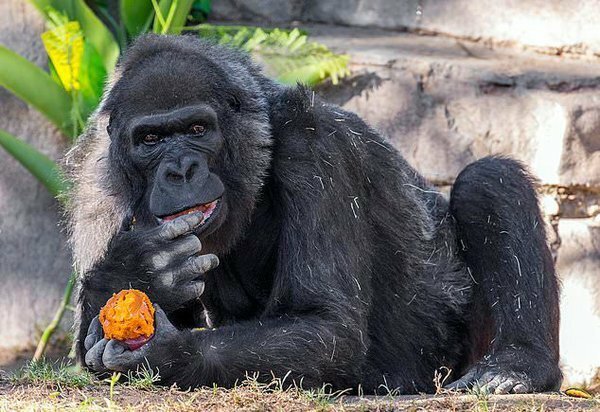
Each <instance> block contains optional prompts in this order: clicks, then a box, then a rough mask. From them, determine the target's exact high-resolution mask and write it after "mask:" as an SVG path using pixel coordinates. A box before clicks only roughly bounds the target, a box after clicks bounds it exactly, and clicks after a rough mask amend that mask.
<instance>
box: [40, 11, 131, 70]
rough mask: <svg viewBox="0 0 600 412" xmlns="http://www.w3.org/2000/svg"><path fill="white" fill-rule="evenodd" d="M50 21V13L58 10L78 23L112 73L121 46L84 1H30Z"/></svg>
mask: <svg viewBox="0 0 600 412" xmlns="http://www.w3.org/2000/svg"><path fill="white" fill-rule="evenodd" d="M29 1H30V2H31V3H33V5H34V6H36V7H37V8H38V10H40V12H42V14H44V16H45V17H46V18H47V19H49V18H50V16H49V13H50V12H51V11H52V10H57V11H59V12H60V13H63V14H65V15H67V17H68V18H69V20H74V21H78V22H79V24H80V25H81V30H82V31H83V35H84V37H85V39H86V40H87V41H89V42H90V43H91V44H92V45H93V46H94V48H95V49H96V50H97V51H98V53H100V55H101V56H102V61H103V63H104V67H105V68H106V70H107V72H111V71H112V70H113V69H114V67H115V64H116V63H117V59H118V58H119V45H118V44H117V42H116V41H115V38H114V36H113V35H112V33H111V32H110V30H109V29H108V28H107V27H106V26H105V25H104V24H103V23H102V21H101V20H100V19H99V18H98V17H97V16H96V15H95V14H94V12H93V11H92V9H90V8H89V7H88V6H87V4H85V1H84V0H29Z"/></svg>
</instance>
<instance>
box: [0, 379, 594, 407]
mask: <svg viewBox="0 0 600 412" xmlns="http://www.w3.org/2000/svg"><path fill="white" fill-rule="evenodd" d="M23 410H31V411H88V410H89V411H167V410H168V411H286V412H291V411H305V410H311V411H395V410H407V411H523V412H524V411H600V398H598V397H596V398H595V399H578V398H572V397H567V396H565V395H562V394H535V395H504V396H498V395H496V396H494V395H464V394H446V395H436V396H433V395H427V396H425V395H423V396H420V395H419V396H396V397H387V396H382V397H372V396H368V397H362V398H359V397H353V396H340V397H336V396H327V395H324V394H322V393H321V394H320V393H316V392H307V391H299V390H295V389H289V390H277V389H268V388H265V387H258V386H253V385H252V384H250V385H242V386H240V387H238V388H235V389H230V390H226V389H221V388H215V389H211V388H204V389H199V390H195V391H188V392H183V391H180V390H177V389H174V388H159V387H152V388H149V389H136V388H132V387H130V386H127V385H125V384H116V385H115V386H114V387H113V390H112V394H111V387H110V385H109V384H108V383H100V382H99V383H96V384H93V385H88V386H85V387H79V388H77V387H64V386H62V385H60V384H49V383H37V384H31V383H15V382H12V381H10V380H7V379H4V380H0V411H23Z"/></svg>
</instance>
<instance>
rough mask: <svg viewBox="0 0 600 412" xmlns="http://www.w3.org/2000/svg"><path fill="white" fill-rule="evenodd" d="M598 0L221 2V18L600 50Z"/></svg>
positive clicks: (217, 8) (593, 52)
mask: <svg viewBox="0 0 600 412" xmlns="http://www.w3.org/2000/svg"><path fill="white" fill-rule="evenodd" d="M599 8H600V2H599V1H598V0H580V1H576V0H521V1H514V0H478V1H472V0H453V1H440V0H327V1H322V0H289V1H278V0H249V1H246V0H220V1H218V2H214V3H213V9H214V13H213V16H214V17H216V18H217V19H222V20H250V21H260V22H262V23H264V22H265V21H267V22H276V23H282V22H292V21H302V22H314V23H330V24H331V23H334V24H340V25H347V26H362V27H379V28H386V29H396V30H407V29H408V30H412V31H425V32H430V33H444V34H447V35H451V36H455V37H462V38H469V39H485V40H488V41H492V42H495V43H498V42H500V43H513V44H520V45H525V46H532V47H534V48H541V49H544V50H545V51H546V52H548V51H550V52H554V53H561V52H564V51H568V52H575V53H578V54H588V55H598V54H600V32H599V31H598V29H597V28H598V24H600V16H599V15H598V9H599Z"/></svg>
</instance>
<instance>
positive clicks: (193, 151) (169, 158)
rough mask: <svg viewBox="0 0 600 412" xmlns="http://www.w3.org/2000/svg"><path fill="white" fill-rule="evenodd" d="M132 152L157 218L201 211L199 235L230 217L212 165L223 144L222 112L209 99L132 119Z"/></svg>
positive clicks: (128, 133) (129, 129)
mask: <svg viewBox="0 0 600 412" xmlns="http://www.w3.org/2000/svg"><path fill="white" fill-rule="evenodd" d="M126 139H127V140H128V141H129V144H130V156H131V160H132V162H133V164H134V165H135V167H136V169H137V170H140V171H143V172H144V174H145V175H146V181H147V185H146V193H145V195H144V198H145V199H147V201H148V205H147V207H148V211H149V212H150V213H151V214H152V216H154V217H155V218H156V219H157V221H158V222H163V221H166V220H172V219H174V218H176V217H178V216H181V215H183V214H188V213H192V212H196V211H201V212H202V213H203V214H204V218H203V221H202V223H201V225H200V227H199V228H198V230H197V231H198V234H204V233H205V232H206V233H207V234H208V233H210V232H213V231H214V230H215V229H217V228H218V226H220V225H221V224H222V222H223V221H224V219H225V217H226V216H225V215H226V211H227V208H226V206H224V205H226V203H225V202H223V197H224V196H226V193H225V187H224V185H223V182H222V181H221V179H220V178H219V175H218V174H217V173H216V172H217V170H215V168H214V167H212V168H211V166H212V165H215V164H216V159H217V158H218V156H219V151H220V150H221V148H222V146H223V136H222V135H221V130H220V128H219V120H218V116H217V113H216V112H215V110H213V109H212V108H211V107H210V106H209V105H207V104H197V105H191V106H185V107H181V108H173V109H172V110H168V111H165V112H161V113H157V114H144V115H141V116H136V117H135V118H133V119H132V120H131V122H130V124H129V126H128V127H127V129H126Z"/></svg>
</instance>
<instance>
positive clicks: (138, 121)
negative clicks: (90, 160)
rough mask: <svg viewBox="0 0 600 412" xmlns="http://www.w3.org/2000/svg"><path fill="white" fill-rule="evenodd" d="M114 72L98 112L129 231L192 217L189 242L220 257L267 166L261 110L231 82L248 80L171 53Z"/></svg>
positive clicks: (255, 96)
mask: <svg viewBox="0 0 600 412" xmlns="http://www.w3.org/2000/svg"><path fill="white" fill-rule="evenodd" d="M165 61H168V62H169V64H168V65H166V64H165ZM167 66H168V67H169V70H168V71H165V67H167ZM121 67H122V74H121V77H120V79H119V80H118V81H117V82H116V84H115V86H114V87H113V88H112V90H111V91H110V93H109V95H108V97H107V103H106V108H107V110H108V111H109V113H110V123H109V127H108V132H109V135H110V139H111V143H110V149H109V156H110V157H109V159H110V162H111V164H112V165H113V173H114V174H115V175H116V176H115V177H116V178H118V179H119V180H120V181H121V182H122V183H121V188H122V189H120V190H123V192H127V194H128V195H127V197H128V198H129V199H130V203H131V212H132V213H131V214H132V216H133V217H134V218H135V222H136V223H135V224H136V225H146V226H149V225H159V224H162V223H163V222H165V221H168V220H172V219H174V218H176V217H178V216H180V215H182V214H187V213H193V212H196V211H201V212H202V213H203V214H204V220H203V223H202V224H201V225H200V226H199V227H198V228H197V229H196V234H197V235H198V236H199V237H201V238H202V239H203V244H204V246H205V249H207V248H210V250H211V251H213V252H223V251H225V250H226V249H227V248H229V247H231V245H232V244H233V243H234V242H235V240H236V239H237V238H238V237H239V235H240V234H241V232H242V230H243V228H244V225H245V224H246V223H247V222H248V221H249V220H250V218H251V213H252V211H253V209H254V206H255V203H256V198H257V195H258V192H259V190H260V187H261V186H262V181H263V178H264V175H265V174H266V169H267V167H268V162H269V158H270V147H269V146H270V135H269V133H268V132H269V127H268V115H267V112H266V110H265V109H264V106H263V104H264V102H263V100H262V98H261V97H260V94H259V93H258V90H254V91H252V89H250V88H249V87H247V85H244V84H243V83H244V81H239V80H238V78H239V77H240V76H241V77H242V80H243V76H244V75H246V76H248V81H246V84H250V83H252V81H253V80H252V77H251V76H249V75H248V74H247V73H245V72H244V68H243V67H242V68H241V69H238V70H237V72H236V73H235V75H232V74H230V72H231V71H230V70H228V68H227V67H223V66H222V65H220V64H217V63H215V62H213V61H212V60H209V59H208V58H206V57H205V56H204V55H202V54H196V55H190V54H186V53H182V52H179V53H177V52H173V50H170V51H165V52H162V53H161V52H160V50H158V51H157V50H154V51H153V53H152V54H151V55H149V56H145V57H144V58H143V59H141V60H137V61H125V62H124V63H123V64H122V66H121ZM240 72H241V74H240ZM250 86H252V84H250ZM254 87H255V88H257V87H258V86H257V85H256V84H254Z"/></svg>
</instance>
